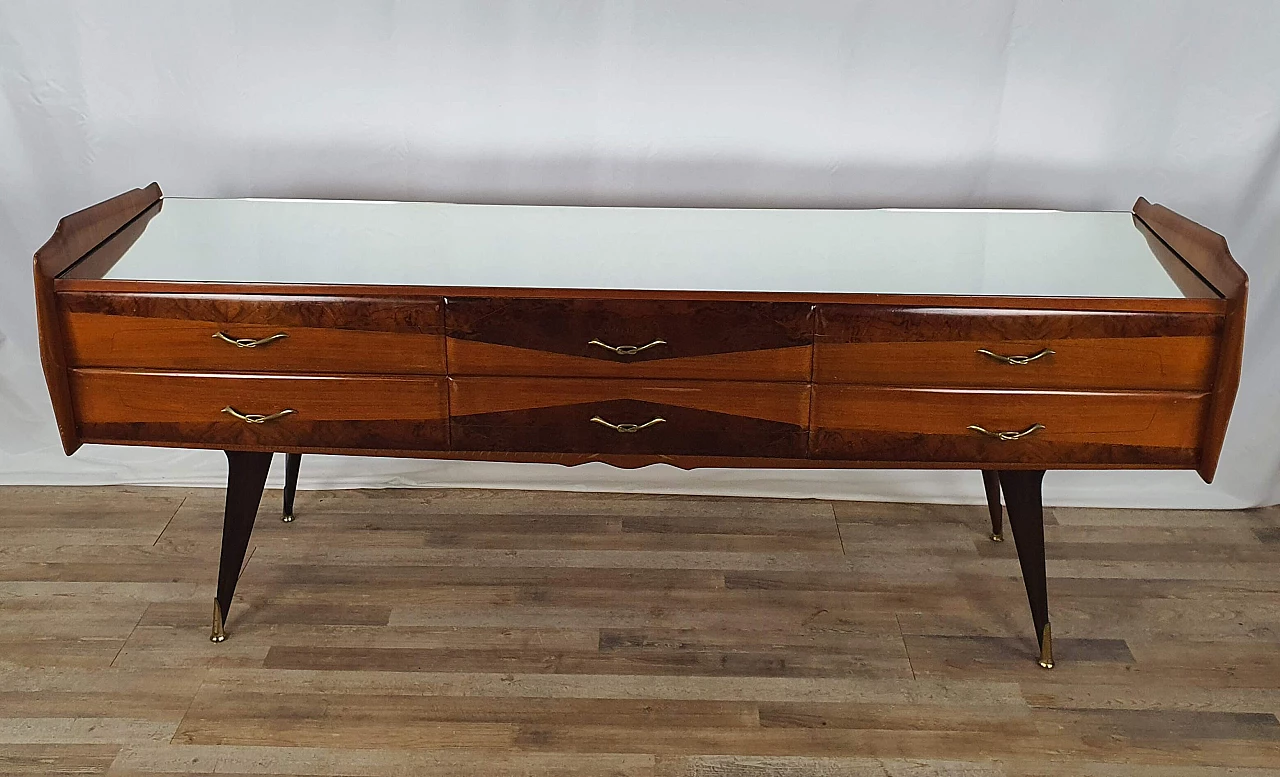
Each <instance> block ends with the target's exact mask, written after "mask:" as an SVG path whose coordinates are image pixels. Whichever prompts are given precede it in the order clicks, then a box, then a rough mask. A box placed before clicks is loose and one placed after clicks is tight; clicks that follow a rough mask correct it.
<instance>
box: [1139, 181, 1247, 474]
mask: <svg viewBox="0 0 1280 777" xmlns="http://www.w3.org/2000/svg"><path fill="white" fill-rule="evenodd" d="M1133 213H1134V215H1135V216H1137V217H1138V219H1139V220H1140V221H1142V222H1143V223H1144V224H1146V225H1147V227H1148V228H1150V229H1151V231H1152V232H1154V233H1155V235H1156V237H1157V238H1158V239H1159V240H1160V241H1161V242H1162V243H1164V245H1165V246H1167V247H1168V248H1169V249H1170V250H1172V251H1174V252H1175V253H1176V254H1177V255H1178V257H1179V258H1181V259H1182V260H1183V262H1185V263H1186V264H1187V266H1189V267H1190V268H1191V269H1192V270H1193V271H1194V272H1195V273H1196V275H1198V276H1199V277H1200V278H1202V279H1203V280H1205V281H1206V282H1208V283H1209V284H1211V285H1212V286H1213V287H1214V289H1215V290H1216V291H1217V293H1218V294H1220V295H1221V296H1222V297H1223V299H1224V300H1225V301H1226V314H1225V315H1226V320H1225V323H1224V324H1223V329H1222V337H1221V343H1220V344H1219V346H1218V359H1217V365H1216V366H1215V370H1214V381H1213V398H1212V400H1211V402H1210V405H1209V412H1208V413H1206V414H1205V419H1204V445H1203V449H1202V452H1201V455H1200V460H1199V462H1198V466H1197V467H1196V469H1197V471H1199V473H1200V477H1202V478H1204V481H1205V482H1206V483H1212V482H1213V477H1214V474H1215V473H1216V472H1217V471H1218V458H1219V456H1221V454H1222V444H1223V442H1224V441H1225V440H1226V436H1227V422H1228V421H1229V420H1230V418H1231V408H1232V407H1234V406H1235V401H1236V392H1237V391H1238V390H1239V388H1240V369H1241V367H1242V364H1243V360H1244V323H1245V315H1246V309H1247V308H1248V303H1249V276H1248V275H1246V274H1245V271H1244V268H1242V267H1241V266H1240V265H1239V264H1237V263H1236V260H1235V259H1234V258H1232V256H1231V250H1230V249H1229V248H1227V240H1226V238H1224V237H1223V236H1222V235H1219V234H1218V233H1217V232H1214V231H1213V230H1211V229H1208V228H1206V227H1203V226H1201V225H1199V224H1197V223H1196V222H1194V221H1192V220H1190V219H1188V218H1187V217H1185V216H1182V215H1179V214H1178V213H1175V212H1173V211H1172V210H1169V209H1168V208H1166V207H1165V206H1163V205H1152V204H1151V203H1149V202H1147V201H1146V199H1144V198H1142V197H1139V198H1138V201H1137V202H1136V203H1134V206H1133Z"/></svg>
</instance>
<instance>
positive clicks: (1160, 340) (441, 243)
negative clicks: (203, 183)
mask: <svg viewBox="0 0 1280 777" xmlns="http://www.w3.org/2000/svg"><path fill="white" fill-rule="evenodd" d="M381 205H382V207H381V208H379V207H377V206H375V205H373V204H352V203H319V202H312V203H299V202H288V201H282V202H269V201H264V202H252V201H195V200H185V201H184V200H171V199H167V198H163V197H162V196H161V194H160V191H159V187H157V186H155V185H154V184H153V185H152V186H150V187H148V188H146V189H138V190H134V191H132V192H129V193H126V194H123V195H121V196H119V197H116V198H114V199H112V200H109V201H107V202H105V203H102V204H99V205H96V206H94V207H92V208H89V209H87V210H85V211H81V212H79V213H77V214H73V215H72V216H68V217H67V218H66V219H64V220H63V222H62V223H61V224H60V225H59V227H58V230H57V232H56V233H55V234H54V236H53V237H52V238H51V239H50V241H49V243H48V244H46V246H45V247H44V248H42V249H41V251H40V252H39V253H38V254H37V257H36V295H37V308H38V313H39V318H40V332H41V354H42V359H43V362H44V367H45V376H46V379H47V381H48V384H49V389H50V393H51V396H52V399H53V404H54V410H55V414H56V417H57V420H58V425H59V430H60V432H61V435H62V441H63V445H64V447H65V449H66V451H67V453H68V454H70V453H72V452H74V451H75V449H76V448H77V447H78V446H79V445H80V444H81V443H104V444H127V445H160V446H178V447H191V448H216V449H220V450H224V451H226V452H227V456H228V460H229V462H230V474H229V481H228V483H229V486H228V495H227V510H226V516H225V525H224V539H223V548H222V567H221V571H220V576H219V587H218V595H217V599H216V603H215V611H214V637H215V639H221V638H222V637H223V636H224V635H225V632H224V630H223V626H224V623H225V619H226V615H227V612H228V609H229V607H230V604H231V599H232V596H233V594H234V589H235V582H236V577H237V574H238V571H239V569H240V564H241V562H242V561H243V557H244V552H245V549H246V547H247V544H248V540H249V532H250V531H251V529H252V525H253V520H254V513H255V512H256V509H257V506H258V502H259V500H260V497H261V491H262V484H263V482H264V481H265V477H266V472H267V468H268V466H269V463H270V458H271V454H272V453H273V452H285V453H287V454H290V456H289V464H290V467H289V473H288V474H289V484H288V485H289V488H288V493H287V495H286V500H287V502H289V503H291V501H292V495H291V494H292V488H293V486H294V484H295V483H296V475H297V467H298V457H299V456H300V455H301V454H306V453H345V454H353V455H394V456H421V457H432V458H455V459H476V460H505V461H524V462H552V463H561V464H578V463H583V462H588V461H603V462H606V463H609V464H613V465H616V466H622V467H636V466H644V465H647V464H653V463H667V464H672V465H675V466H678V467H685V468H693V467H704V466H717V467H890V468H904V467H905V468H966V469H977V470H981V471H983V473H984V478H985V479H986V482H987V485H988V494H989V496H990V497H991V505H990V506H991V509H992V519H993V538H996V539H999V538H1002V520H1003V513H1002V510H1001V504H1000V492H1001V490H1003V492H1004V496H1005V501H1006V502H1007V505H1008V510H1009V520H1010V523H1011V525H1012V527H1013V530H1014V534H1015V539H1016V540H1017V545H1018V551H1019V555H1020V557H1021V558H1022V560H1023V570H1024V577H1025V578H1026V583H1027V590H1028V596H1029V601H1030V604H1031V609H1032V616H1033V621H1034V625H1035V627H1036V631H1035V634H1036V637H1037V642H1038V645H1039V647H1040V651H1041V655H1040V660H1041V663H1042V664H1044V665H1052V652H1051V651H1052V648H1051V645H1052V642H1051V634H1050V630H1049V620H1048V609H1047V597H1046V591H1045V589H1046V584H1045V573H1044V541H1043V527H1042V511H1041V504H1040V491H1039V484H1040V478H1041V477H1042V476H1043V474H1044V472H1045V471H1046V470H1051V469H1065V468H1074V469H1101V468H1177V469H1195V470H1197V471H1198V472H1199V473H1200V474H1201V475H1202V477H1204V478H1205V479H1206V480H1210V479H1211V478H1212V477H1213V474H1214V470H1215V468H1216V465H1217V460H1218V456H1219V453H1220V450H1221V446H1222V441H1223V436H1224V434H1225V429H1226V424H1227V419H1228V418H1229V415H1230V410H1231V405H1232V402H1233V400H1234V396H1235V391H1236V386H1237V383H1238V379H1239V366H1240V352H1241V346H1242V341H1243V322H1244V306H1245V299H1246V294H1247V279H1246V277H1245V275H1244V273H1243V271H1241V270H1240V268H1239V266H1238V265H1236V263H1235V262H1234V261H1233V260H1232V259H1231V257H1230V254H1229V253H1228V252H1227V249H1226V244H1225V242H1224V241H1223V240H1222V238H1221V237H1219V236H1217V235H1215V234H1214V233H1212V232H1209V231H1208V230H1206V229H1204V228H1203V227H1200V226H1198V225H1196V224H1194V223H1192V222H1190V221H1188V220H1186V219H1184V218H1182V217H1180V216H1178V215H1176V214H1174V213H1173V212H1172V211H1169V210H1167V209H1164V208H1162V207H1159V206H1153V205H1150V204H1148V203H1147V202H1146V201H1144V200H1139V201H1138V203H1137V205H1136V206H1135V208H1134V212H1133V213H1132V214H1054V213H1036V214H1027V213H999V212H992V213H979V212H970V213H957V212H900V213H892V212H885V211H870V212H853V211H851V212H841V211H819V212H806V211H696V210H688V211H679V210H664V209H608V208H582V209H572V208H544V209H539V208H522V207H516V206H440V205H430V204H407V203H397V204H391V203H383V204H381ZM1037 224H1039V226H1038V227H1037ZM210 234H212V237H210ZM1019 236H1021V237H1019ZM220 237H225V241H222V240H221V239H220ZM223 243H225V244H223ZM211 244H212V245H211ZM611 252H612V253H614V254H617V256H616V257H614V256H611ZM362 263H364V265H367V266H362ZM1068 263H1069V264H1068ZM917 265H919V266H917ZM317 268H319V269H317ZM325 268H328V269H325ZM503 273H506V274H508V275H509V276H510V277H507V276H506V275H503ZM1037 273H1039V274H1042V275H1044V276H1046V277H1044V278H1039V277H1037ZM1082 275H1083V276H1085V277H1081V276H1082ZM735 277H737V278H738V280H736V281H735V280H734V278H735ZM726 278H727V279H728V280H727V281H726V280H725V279H726ZM1058 289H1061V292H1060V293H1059V292H1058ZM289 512H291V509H290V510H289Z"/></svg>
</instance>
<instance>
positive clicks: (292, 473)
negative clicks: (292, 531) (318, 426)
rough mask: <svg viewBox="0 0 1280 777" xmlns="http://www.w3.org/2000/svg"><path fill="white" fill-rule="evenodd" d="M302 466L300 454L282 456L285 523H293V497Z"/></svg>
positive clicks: (296, 489) (283, 519)
mask: <svg viewBox="0 0 1280 777" xmlns="http://www.w3.org/2000/svg"><path fill="white" fill-rule="evenodd" d="M301 466H302V454H301V453H286V454H285V456H284V517H283V518H281V519H280V520H282V521H284V522H285V523H292V522H293V496H294V494H296V493H298V468H299V467H301Z"/></svg>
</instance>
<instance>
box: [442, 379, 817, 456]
mask: <svg viewBox="0 0 1280 777" xmlns="http://www.w3.org/2000/svg"><path fill="white" fill-rule="evenodd" d="M449 382H450V408H451V412H452V419H451V435H452V444H453V449H454V450H459V451H528V452H564V453H586V454H654V455H658V456H663V455H669V456H760V457H783V458H789V457H804V456H805V455H806V454H807V443H808V434H807V432H808V420H809V387H808V385H806V384H790V383H749V382H745V381H744V382H710V381H648V380H635V381H618V380H591V379H576V378H564V379H552V378H539V379H521V378H454V379H451V380H450V381H449ZM593 418H599V419H601V421H607V422H608V423H610V424H615V425H623V424H634V425H635V426H643V427H644V428H640V429H638V430H636V431H632V432H621V431H618V430H616V429H613V428H610V427H609V426H606V425H605V424H603V423H599V422H597V421H593V420H592V419H593ZM655 419H662V420H660V421H655Z"/></svg>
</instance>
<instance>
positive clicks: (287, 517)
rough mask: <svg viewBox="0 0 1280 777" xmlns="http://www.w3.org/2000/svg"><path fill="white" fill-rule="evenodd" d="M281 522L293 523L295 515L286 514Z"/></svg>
mask: <svg viewBox="0 0 1280 777" xmlns="http://www.w3.org/2000/svg"><path fill="white" fill-rule="evenodd" d="M280 520H282V521H284V522H285V523H293V513H285V514H284V516H283V517H282V518H281V519H280Z"/></svg>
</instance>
